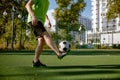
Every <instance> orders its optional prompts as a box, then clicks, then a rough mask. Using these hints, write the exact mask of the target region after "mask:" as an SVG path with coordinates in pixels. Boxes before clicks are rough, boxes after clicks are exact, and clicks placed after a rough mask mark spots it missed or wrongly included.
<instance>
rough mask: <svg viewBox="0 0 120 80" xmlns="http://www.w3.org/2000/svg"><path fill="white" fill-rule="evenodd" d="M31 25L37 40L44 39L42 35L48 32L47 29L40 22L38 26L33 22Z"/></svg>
mask: <svg viewBox="0 0 120 80" xmlns="http://www.w3.org/2000/svg"><path fill="white" fill-rule="evenodd" d="M29 25H30V27H31V28H32V31H33V32H34V35H35V36H36V38H39V37H43V36H42V34H43V33H44V32H45V31H46V29H45V28H44V26H43V24H42V23H41V22H40V21H38V23H37V25H36V26H33V25H32V22H29Z"/></svg>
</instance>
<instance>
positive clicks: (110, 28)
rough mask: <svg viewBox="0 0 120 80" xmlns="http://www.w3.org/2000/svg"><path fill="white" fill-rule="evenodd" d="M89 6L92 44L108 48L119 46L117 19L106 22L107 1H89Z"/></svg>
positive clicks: (119, 34)
mask: <svg viewBox="0 0 120 80" xmlns="http://www.w3.org/2000/svg"><path fill="white" fill-rule="evenodd" d="M91 5H92V8H91V9H92V33H93V43H95V44H101V45H109V46H111V45H112V44H120V38H119V37H120V26H119V25H118V22H119V18H115V19H112V20H110V21H107V19H106V12H107V7H106V6H107V0H91ZM116 37H117V38H116Z"/></svg>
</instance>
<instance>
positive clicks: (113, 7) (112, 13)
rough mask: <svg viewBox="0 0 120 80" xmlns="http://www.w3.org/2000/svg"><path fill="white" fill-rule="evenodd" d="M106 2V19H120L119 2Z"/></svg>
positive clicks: (119, 0)
mask: <svg viewBox="0 0 120 80" xmlns="http://www.w3.org/2000/svg"><path fill="white" fill-rule="evenodd" d="M107 1H108V3H107V8H108V11H107V14H106V17H107V19H108V21H109V20H111V19H114V18H116V17H119V18H120V0H107Z"/></svg>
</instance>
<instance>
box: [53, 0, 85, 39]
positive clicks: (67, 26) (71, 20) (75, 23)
mask: <svg viewBox="0 0 120 80" xmlns="http://www.w3.org/2000/svg"><path fill="white" fill-rule="evenodd" d="M56 3H57V4H58V8H56V10H55V11H56V14H55V17H56V20H57V27H59V28H60V29H64V30H65V33H64V37H65V39H67V40H70V39H72V38H71V36H70V35H69V33H70V31H78V29H79V27H80V23H79V16H80V14H81V12H82V11H83V10H84V8H85V2H84V0H76V1H75V0H56ZM63 39H64V38H63Z"/></svg>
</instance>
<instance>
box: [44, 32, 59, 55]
mask: <svg viewBox="0 0 120 80" xmlns="http://www.w3.org/2000/svg"><path fill="white" fill-rule="evenodd" d="M43 38H44V40H45V42H46V44H47V45H48V46H49V47H50V48H51V49H52V50H53V51H54V52H55V53H56V55H57V56H61V52H60V51H59V49H58V47H57V46H56V45H55V44H54V42H53V40H52V39H51V36H50V35H49V34H48V32H47V31H45V32H44V33H43Z"/></svg>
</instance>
